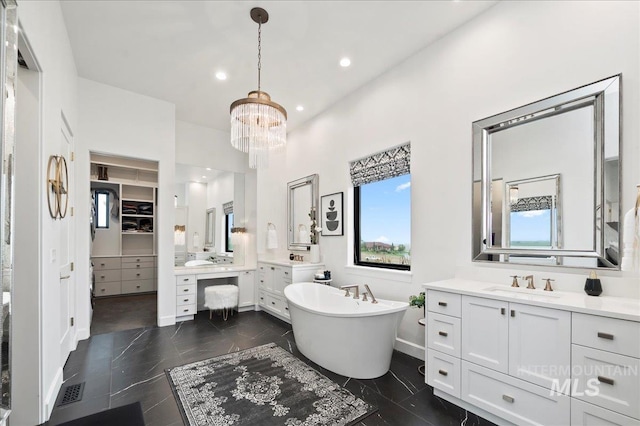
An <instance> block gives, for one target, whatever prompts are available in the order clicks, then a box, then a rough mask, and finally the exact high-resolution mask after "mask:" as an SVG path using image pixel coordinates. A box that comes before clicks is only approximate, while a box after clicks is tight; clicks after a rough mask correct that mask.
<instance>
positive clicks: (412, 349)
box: [394, 337, 424, 361]
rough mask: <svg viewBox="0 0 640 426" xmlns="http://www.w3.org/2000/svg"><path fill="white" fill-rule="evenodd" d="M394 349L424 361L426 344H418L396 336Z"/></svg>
mask: <svg viewBox="0 0 640 426" xmlns="http://www.w3.org/2000/svg"><path fill="white" fill-rule="evenodd" d="M394 349H396V350H398V351H400V352H402V353H405V354H407V355H411V356H412V357H414V358H418V359H421V360H423V361H424V346H420V345H416V344H415V343H412V342H409V341H408V340H404V339H400V338H399V337H396V344H395V345H394Z"/></svg>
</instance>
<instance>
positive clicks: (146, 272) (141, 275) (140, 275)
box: [122, 268, 153, 281]
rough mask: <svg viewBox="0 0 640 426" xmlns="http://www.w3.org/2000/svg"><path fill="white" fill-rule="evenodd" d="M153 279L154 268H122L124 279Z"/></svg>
mask: <svg viewBox="0 0 640 426" xmlns="http://www.w3.org/2000/svg"><path fill="white" fill-rule="evenodd" d="M152 279H153V268H144V269H123V270H122V281H127V280H152Z"/></svg>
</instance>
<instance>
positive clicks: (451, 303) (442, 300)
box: [427, 290, 462, 317]
mask: <svg viewBox="0 0 640 426" xmlns="http://www.w3.org/2000/svg"><path fill="white" fill-rule="evenodd" d="M428 293H429V295H428V296H427V310H428V311H429V312H436V313H439V314H444V315H450V316H452V317H460V313H461V311H462V309H461V304H462V299H461V296H460V295H459V294H453V293H447V292H444V291H437V290H429V291H428Z"/></svg>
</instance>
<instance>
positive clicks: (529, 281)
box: [522, 275, 536, 290]
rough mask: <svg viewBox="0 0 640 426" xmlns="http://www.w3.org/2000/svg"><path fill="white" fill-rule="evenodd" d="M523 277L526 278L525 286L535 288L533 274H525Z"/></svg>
mask: <svg viewBox="0 0 640 426" xmlns="http://www.w3.org/2000/svg"><path fill="white" fill-rule="evenodd" d="M522 278H523V279H525V280H527V281H528V283H527V288H528V289H530V290H535V288H536V286H534V285H533V275H527V276H526V277H522Z"/></svg>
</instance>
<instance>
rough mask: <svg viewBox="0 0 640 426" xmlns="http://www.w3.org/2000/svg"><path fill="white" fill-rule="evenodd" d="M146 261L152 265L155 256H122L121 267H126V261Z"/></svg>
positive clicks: (154, 261)
mask: <svg viewBox="0 0 640 426" xmlns="http://www.w3.org/2000/svg"><path fill="white" fill-rule="evenodd" d="M141 262H144V263H148V262H151V263H152V265H151V266H154V265H155V263H156V258H155V257H154V256H131V257H123V258H122V267H123V268H126V266H125V264H127V263H141Z"/></svg>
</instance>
